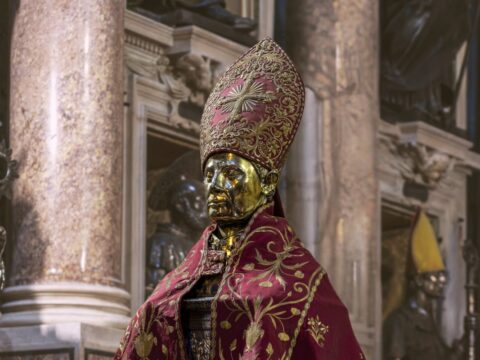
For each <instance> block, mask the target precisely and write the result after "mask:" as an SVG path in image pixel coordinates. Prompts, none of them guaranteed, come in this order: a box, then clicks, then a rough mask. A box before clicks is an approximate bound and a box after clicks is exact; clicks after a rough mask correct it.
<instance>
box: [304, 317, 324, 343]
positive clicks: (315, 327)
mask: <svg viewBox="0 0 480 360" xmlns="http://www.w3.org/2000/svg"><path fill="white" fill-rule="evenodd" d="M307 325H308V329H307V332H308V333H310V335H312V337H313V339H314V340H315V342H316V343H317V344H318V345H319V346H320V347H323V346H324V345H325V336H326V335H327V333H328V331H329V327H328V325H325V324H324V323H322V322H321V321H320V319H319V317H318V315H317V316H315V317H314V318H309V319H308V321H307Z"/></svg>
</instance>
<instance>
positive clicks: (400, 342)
mask: <svg viewBox="0 0 480 360" xmlns="http://www.w3.org/2000/svg"><path fill="white" fill-rule="evenodd" d="M408 256H409V257H408V260H407V261H410V274H409V276H408V287H407V295H406V299H405V301H404V303H403V305H401V306H400V307H399V308H398V309H396V310H395V311H393V312H392V313H391V314H390V315H389V316H388V318H387V319H386V321H385V323H384V332H383V337H384V339H383V348H384V359H385V360H407V359H408V360H420V359H422V360H423V359H439V360H453V359H461V358H462V349H461V346H460V345H461V342H460V341H458V342H456V343H455V344H454V346H452V347H449V346H447V344H446V343H445V342H444V341H443V339H442V337H441V335H440V331H439V330H440V329H439V327H438V322H437V321H436V319H435V314H436V308H437V306H438V304H439V300H441V299H442V297H443V292H444V288H445V285H446V283H447V272H446V270H445V265H444V263H443V260H442V256H441V253H440V249H439V247H438V243H437V240H436V238H435V234H434V231H433V228H432V226H431V224H430V221H429V220H428V218H427V216H426V215H425V214H424V213H423V211H421V212H419V214H418V215H417V219H416V224H415V227H414V230H413V232H412V237H411V242H410V255H408Z"/></svg>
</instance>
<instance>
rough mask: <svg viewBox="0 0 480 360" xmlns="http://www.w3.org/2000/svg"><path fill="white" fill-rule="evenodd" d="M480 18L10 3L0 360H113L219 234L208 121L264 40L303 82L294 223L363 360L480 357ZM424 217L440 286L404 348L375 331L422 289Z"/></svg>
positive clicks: (2, 40)
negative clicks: (133, 322) (203, 157)
mask: <svg viewBox="0 0 480 360" xmlns="http://www.w3.org/2000/svg"><path fill="white" fill-rule="evenodd" d="M478 22H479V1H478V0H455V1H454V0H435V1H434V0H356V1H353V0H335V1H333V0H296V1H288V0H226V1H221V0H129V1H127V3H125V2H123V1H121V0H84V1H75V2H72V1H67V0H49V1H47V0H35V1H33V0H10V1H7V0H5V1H2V2H1V3H0V27H1V28H0V54H1V55H0V121H1V124H2V126H1V127H0V140H3V141H4V146H3V147H2V148H1V149H0V152H1V153H0V177H2V178H3V179H4V180H2V181H3V182H2V184H3V183H5V184H7V183H8V184H10V183H11V184H12V186H11V188H12V189H11V190H12V191H10V189H9V188H8V186H7V185H5V191H3V190H2V191H3V192H2V195H5V196H4V197H3V198H2V200H1V203H0V223H1V225H3V226H4V227H5V229H6V233H7V235H6V237H2V239H1V241H2V243H0V251H2V252H3V254H2V252H0V254H2V255H3V260H4V263H5V267H4V269H5V270H4V271H3V270H2V269H3V268H2V267H1V266H0V272H4V273H5V276H6V281H5V286H4V289H3V292H2V294H1V307H0V359H44V358H45V359H62V360H63V359H83V358H85V359H89V360H90V359H91V360H94V359H104V358H105V359H107V358H111V357H112V356H113V352H114V350H115V349H116V347H117V346H118V342H119V339H120V337H121V335H122V334H123V330H124V328H125V327H126V325H127V324H128V321H129V318H130V317H131V316H132V314H134V313H135V311H136V310H137V309H138V307H139V306H140V305H141V304H142V303H143V301H144V300H145V298H146V296H148V294H149V293H150V292H151V291H152V290H153V288H154V287H155V284H156V283H157V282H158V281H159V280H160V279H161V278H162V277H163V276H164V275H165V274H166V273H167V272H169V271H170V270H173V269H174V268H175V267H176V266H177V265H178V264H179V262H180V261H181V260H182V259H183V257H184V256H185V253H186V252H187V251H188V250H189V248H190V246H191V245H192V244H193V243H194V242H195V241H196V240H197V237H198V236H199V234H200V233H201V231H202V229H203V227H204V226H205V224H208V219H207V218H206V215H205V212H204V210H203V208H204V201H205V200H204V194H203V186H202V174H201V172H200V163H199V154H198V146H199V144H198V141H199V123H200V118H201V114H202V111H203V106H204V104H205V101H206V98H207V97H208V94H209V92H210V91H211V90H212V87H213V85H214V84H215V82H216V79H217V78H218V76H219V75H220V74H222V72H223V71H225V69H226V68H227V67H228V66H229V65H230V64H232V63H233V62H234V61H235V59H236V58H238V57H239V56H240V55H241V54H242V53H243V52H245V51H246V50H247V49H248V48H249V47H250V46H252V45H253V44H255V42H256V41H258V40H260V39H262V38H264V37H267V36H268V37H272V38H273V39H275V40H276V41H277V42H278V43H279V44H280V45H281V46H282V47H283V48H284V49H285V51H286V52H287V54H288V55H289V56H290V57H291V58H292V60H293V62H294V63H295V65H296V67H297V69H298V70H299V72H300V73H301V75H302V77H303V80H304V83H305V87H306V104H305V112H304V116H303V120H302V124H301V126H300V129H299V131H298V133H297V136H296V139H295V142H294V144H293V146H292V149H291V151H290V153H289V158H288V161H287V164H286V166H285V169H284V171H283V173H282V175H281V186H280V192H281V197H282V200H283V202H284V206H285V209H286V214H287V218H288V220H289V221H290V222H291V224H292V226H293V227H294V229H295V230H296V232H297V234H298V235H299V237H300V238H301V239H302V240H303V242H304V243H305V246H306V247H307V248H308V249H309V250H310V251H311V252H312V253H313V254H314V255H315V256H316V258H317V259H318V260H319V262H320V263H321V264H322V266H323V267H324V268H325V269H326V270H327V272H328V273H329V276H330V278H331V279H332V282H333V284H334V286H335V288H336V290H337V292H338V293H339V295H340V297H341V299H342V300H343V301H344V303H345V304H346V305H347V307H348V309H349V311H350V318H351V320H352V323H353V327H354V330H355V333H356V336H357V338H358V340H359V342H360V344H361V346H362V348H363V349H364V351H365V354H366V356H367V358H368V359H383V358H385V359H389V358H390V357H388V354H387V352H388V349H389V348H390V347H396V346H400V347H402V348H405V349H406V348H408V349H409V350H408V351H417V352H420V353H422V352H423V353H425V351H427V352H428V350H425V349H428V348H438V347H441V348H442V350H441V351H442V352H441V353H442V354H444V355H442V356H443V357H444V358H445V359H447V358H448V359H450V358H452V357H447V356H455V355H452V354H455V353H458V352H459V353H462V352H465V351H466V350H467V349H468V348H470V351H471V354H470V356H475V355H472V354H474V353H473V351H474V350H473V349H474V346H475V344H474V340H475V338H480V332H478V331H477V332H476V333H475V331H476V329H477V328H478V325H476V324H477V320H476V319H477V315H476V314H477V312H478V311H479V309H480V303H479V302H478V301H476V299H477V297H478V295H479V290H478V287H477V286H476V284H477V283H478V281H479V279H478V277H479V271H478V265H477V264H478V262H479V260H478V249H479V247H480V172H479V170H480V153H479V151H480V126H479V125H480V112H479V105H478V104H479V101H480V92H479V90H480V73H479V67H480V53H479V51H480V50H479V46H480V30H479V24H478ZM8 149H11V156H10V153H9V151H8ZM12 159H13V160H15V161H16V162H18V166H17V164H15V163H14V162H12ZM17 167H18V169H17ZM14 172H18V178H16V179H15V180H13V179H14V178H15V176H12V173H14ZM2 189H3V188H2ZM419 209H423V211H424V213H425V214H426V215H427V217H428V223H429V226H431V228H432V229H433V232H434V235H433V238H434V242H435V243H436V244H437V245H436V246H438V249H439V250H440V253H441V256H442V259H443V262H444V272H445V274H446V279H447V281H446V282H445V284H444V286H442V289H441V291H440V293H438V294H436V295H435V296H430V297H428V296H427V297H428V298H429V301H430V300H431V304H432V305H431V306H430V305H429V306H428V308H426V309H425V310H426V311H427V313H428V315H429V317H431V318H432V319H433V320H434V321H433V322H431V323H430V322H429V323H428V326H427V328H423V335H422V336H423V337H422V336H419V337H418V339H419V340H418V341H417V342H415V343H413V344H410V343H409V344H407V345H406V344H403V345H402V344H400V345H399V344H396V343H395V344H393V343H392V341H390V339H387V337H386V333H385V321H386V320H387V319H388V318H389V316H390V315H391V314H392V313H394V312H395V311H396V310H398V309H400V308H401V307H402V306H407V305H408V304H410V303H411V299H412V296H414V294H419V293H421V292H422V291H423V290H422V289H423V288H422V287H421V286H420V285H419V284H418V283H415V284H417V285H415V286H416V287H415V286H414V288H412V287H411V286H410V283H411V280H412V276H411V274H410V273H409V263H410V262H411V251H410V249H411V246H410V244H411V238H412V229H414V225H415V221H414V219H415V215H416V214H417V213H418V211H419ZM5 242H6V246H5V251H3V245H4V243H5ZM426 256H427V257H428V254H427V255H426ZM425 273H427V275H431V274H430V273H431V272H430V271H426V272H425ZM425 281H426V282H427V283H428V281H430V282H431V281H433V280H432V279H430V280H428V279H427V280H425ZM435 281H436V280H435ZM425 291H426V290H425ZM427 295H428V294H427ZM415 296H417V295H415ZM429 304H430V302H429ZM419 326H420V325H419ZM422 326H423V325H422ZM398 331H409V330H405V329H399V330H398ZM412 331H413V330H412ZM468 337H469V338H470V342H469V341H463V342H462V341H460V342H459V341H458V339H466V338H468ZM477 341H478V340H477ZM476 346H477V347H478V346H479V344H477V345H476ZM412 349H413V350H412ZM458 349H459V350H458ZM457 350H458V351H457ZM405 351H407V350H405ZM384 353H385V354H386V355H385V356H384V355H383V354H384ZM447 353H448V354H450V355H445V354H447ZM477 355H478V353H477ZM467 356H468V355H461V357H460V358H465V359H474V358H475V357H467ZM392 358H393V357H392ZM398 358H402V357H398ZM403 358H405V359H406V358H410V357H406V355H405V357H403ZM411 358H412V359H413V358H414V357H411ZM418 358H419V359H420V358H421V357H418ZM424 358H425V359H427V358H429V357H424ZM477 358H480V356H479V357H477ZM415 359H416V358H415Z"/></svg>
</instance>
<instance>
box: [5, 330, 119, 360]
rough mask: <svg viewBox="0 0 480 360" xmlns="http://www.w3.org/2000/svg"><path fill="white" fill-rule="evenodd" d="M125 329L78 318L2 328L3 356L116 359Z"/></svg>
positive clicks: (16, 358)
mask: <svg viewBox="0 0 480 360" xmlns="http://www.w3.org/2000/svg"><path fill="white" fill-rule="evenodd" d="M122 335H123V331H121V330H119V329H114V328H108V327H103V326H102V327H99V326H94V325H87V324H81V323H78V322H72V323H64V324H55V325H38V326H27V327H23V326H21V327H15V328H0V360H27V359H28V360H33V359H35V360H47V359H48V360H107V359H112V357H113V354H114V352H115V349H116V347H117V346H118V342H119V339H120V338H121V336H122Z"/></svg>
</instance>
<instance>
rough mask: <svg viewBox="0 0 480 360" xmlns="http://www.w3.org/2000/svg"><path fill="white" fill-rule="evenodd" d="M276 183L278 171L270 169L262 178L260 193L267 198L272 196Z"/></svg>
mask: <svg viewBox="0 0 480 360" xmlns="http://www.w3.org/2000/svg"><path fill="white" fill-rule="evenodd" d="M277 184H278V171H276V170H270V171H269V172H268V173H267V174H266V175H265V176H264V177H263V180H262V193H263V194H264V195H265V196H266V197H267V198H272V197H273V195H274V194H275V190H276V188H277Z"/></svg>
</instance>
